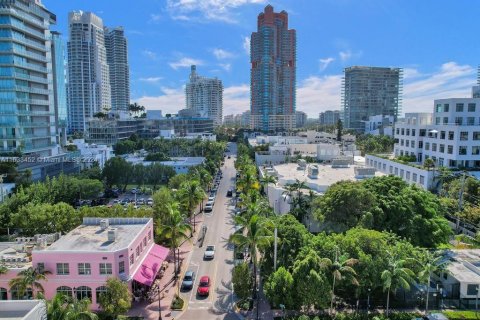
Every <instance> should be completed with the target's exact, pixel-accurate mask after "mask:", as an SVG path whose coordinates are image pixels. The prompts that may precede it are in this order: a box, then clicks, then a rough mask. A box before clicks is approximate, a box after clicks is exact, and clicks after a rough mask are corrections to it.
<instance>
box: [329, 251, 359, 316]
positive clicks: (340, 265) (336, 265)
mask: <svg viewBox="0 0 480 320" xmlns="http://www.w3.org/2000/svg"><path fill="white" fill-rule="evenodd" d="M321 263H322V265H323V267H324V268H326V269H327V270H328V271H329V272H330V273H331V274H332V299H331V301H330V312H331V313H333V302H334V301H335V282H336V281H337V280H338V281H341V280H343V279H348V280H350V282H351V283H352V284H354V285H358V281H357V279H356V278H355V276H356V275H357V273H356V272H355V270H354V269H353V268H352V266H354V265H355V264H357V263H358V259H353V258H350V259H349V258H348V257H347V256H346V255H342V256H340V258H338V250H336V251H335V261H332V260H330V259H329V258H323V259H322V260H321Z"/></svg>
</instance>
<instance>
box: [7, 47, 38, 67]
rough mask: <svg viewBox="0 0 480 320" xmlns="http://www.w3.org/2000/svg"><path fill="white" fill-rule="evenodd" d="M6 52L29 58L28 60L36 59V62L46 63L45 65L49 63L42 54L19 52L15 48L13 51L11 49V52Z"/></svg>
mask: <svg viewBox="0 0 480 320" xmlns="http://www.w3.org/2000/svg"><path fill="white" fill-rule="evenodd" d="M6 52H9V53H15V54H18V55H22V56H24V57H27V58H30V59H35V60H38V61H41V62H44V63H46V62H47V57H45V56H42V55H40V54H36V53H33V52H29V51H26V50H18V49H15V48H13V49H11V50H9V51H6Z"/></svg>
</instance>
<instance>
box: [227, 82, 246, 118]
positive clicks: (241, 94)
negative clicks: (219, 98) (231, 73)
mask: <svg viewBox="0 0 480 320" xmlns="http://www.w3.org/2000/svg"><path fill="white" fill-rule="evenodd" d="M246 110H250V86H249V85H248V84H241V85H238V86H231V87H227V88H225V90H224V91H223V114H239V113H242V112H243V111H246Z"/></svg>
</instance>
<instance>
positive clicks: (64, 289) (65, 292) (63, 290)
mask: <svg viewBox="0 0 480 320" xmlns="http://www.w3.org/2000/svg"><path fill="white" fill-rule="evenodd" d="M57 293H59V294H63V295H64V296H67V297H71V296H72V288H70V287H67V286H60V287H58V288H57Z"/></svg>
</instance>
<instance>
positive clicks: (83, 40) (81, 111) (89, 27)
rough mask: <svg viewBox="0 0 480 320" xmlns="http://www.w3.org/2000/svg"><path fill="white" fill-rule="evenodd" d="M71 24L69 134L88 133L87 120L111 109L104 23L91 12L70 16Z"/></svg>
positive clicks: (69, 45)
mask: <svg viewBox="0 0 480 320" xmlns="http://www.w3.org/2000/svg"><path fill="white" fill-rule="evenodd" d="M68 23H69V33H70V37H69V41H68V43H67V49H68V84H67V100H68V122H69V132H85V131H86V121H88V119H90V118H91V117H93V115H94V114H96V113H97V112H100V111H108V110H110V109H111V89H110V71H109V67H108V64H107V53H106V49H105V34H104V28H103V21H102V19H100V18H99V17H97V16H96V15H95V14H93V13H91V12H82V11H74V12H70V13H69V15H68Z"/></svg>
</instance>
